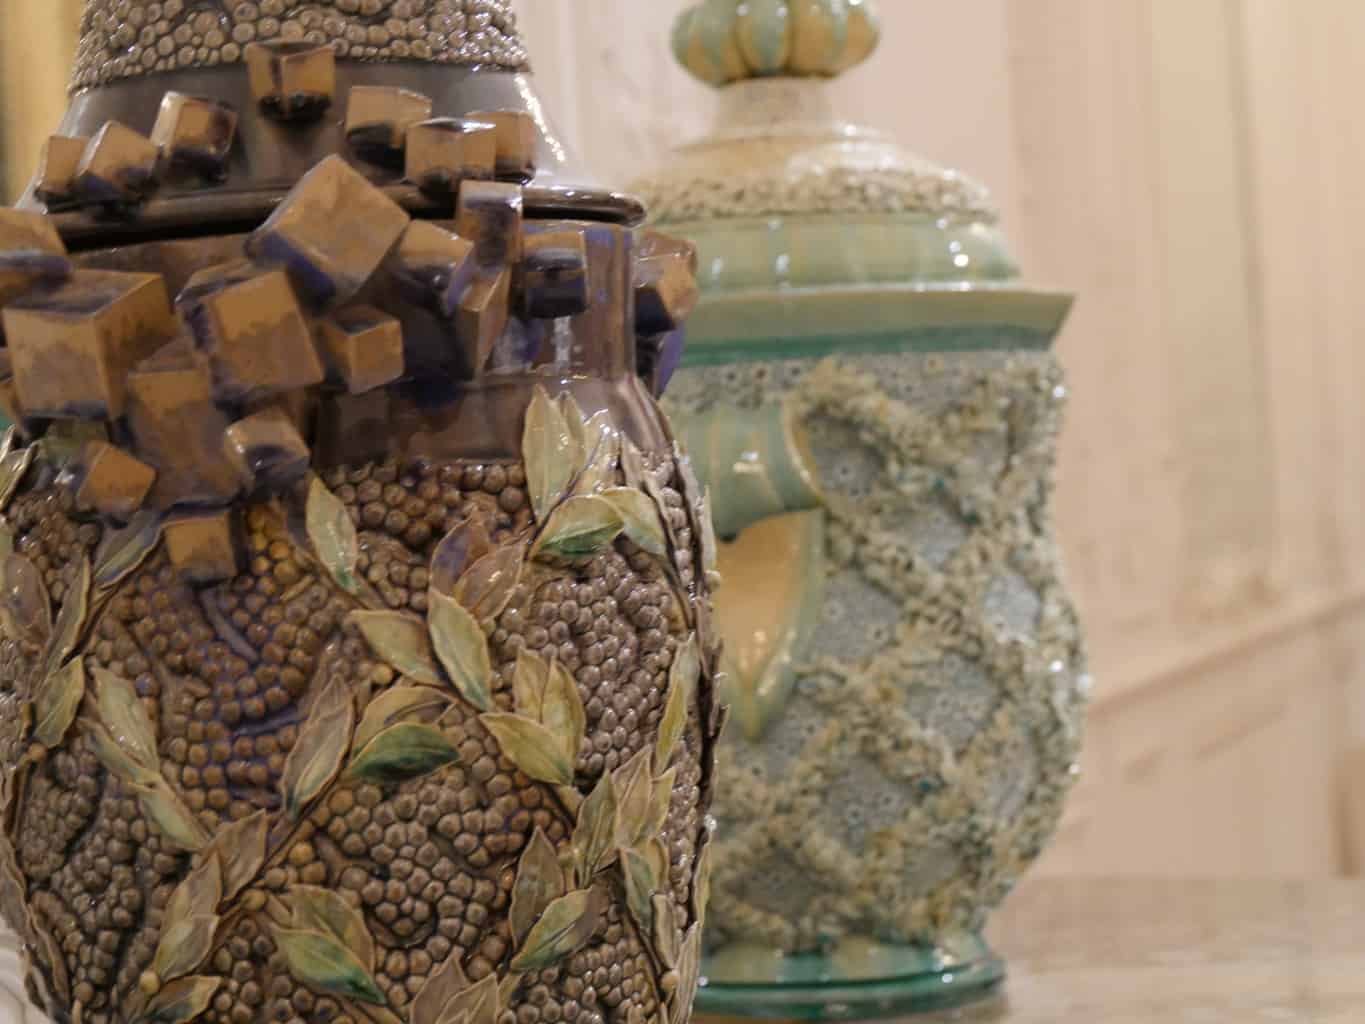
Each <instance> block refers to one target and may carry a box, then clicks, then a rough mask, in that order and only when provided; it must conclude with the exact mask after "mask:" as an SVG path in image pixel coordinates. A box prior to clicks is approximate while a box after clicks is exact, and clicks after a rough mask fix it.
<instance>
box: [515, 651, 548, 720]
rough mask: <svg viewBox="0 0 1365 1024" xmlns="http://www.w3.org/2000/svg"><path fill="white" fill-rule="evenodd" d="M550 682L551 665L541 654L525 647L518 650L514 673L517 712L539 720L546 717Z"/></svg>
mask: <svg viewBox="0 0 1365 1024" xmlns="http://www.w3.org/2000/svg"><path fill="white" fill-rule="evenodd" d="M549 683H550V666H549V665H548V664H546V662H545V659H544V658H542V657H541V656H540V655H538V654H536V653H534V652H532V651H530V650H528V649H527V648H525V647H523V648H522V649H521V650H520V651H519V652H517V667H516V671H515V672H513V674H512V699H513V702H514V706H515V707H516V709H517V714H519V715H522V716H523V717H525V718H529V719H531V721H533V722H539V721H542V720H543V719H544V717H545V716H544V706H545V688H546V687H547V686H548V685H549Z"/></svg>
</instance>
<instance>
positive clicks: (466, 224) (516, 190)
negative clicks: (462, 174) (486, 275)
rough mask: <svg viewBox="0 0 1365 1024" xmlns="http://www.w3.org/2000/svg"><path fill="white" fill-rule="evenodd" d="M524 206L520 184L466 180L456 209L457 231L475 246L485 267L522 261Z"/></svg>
mask: <svg viewBox="0 0 1365 1024" xmlns="http://www.w3.org/2000/svg"><path fill="white" fill-rule="evenodd" d="M522 209H523V203H522V191H521V186H520V185H508V184H504V183H503V182H497V181H466V182H464V183H463V184H462V185H461V186H460V198H459V202H458V203H457V204H456V207H455V230H456V231H457V232H459V235H460V237H461V238H467V239H469V240H470V241H471V242H473V243H474V249H475V255H476V256H477V258H478V261H479V263H481V264H482V265H484V266H490V265H496V264H503V265H506V264H510V263H516V262H517V261H518V260H520V259H521V240H522V225H523V213H522Z"/></svg>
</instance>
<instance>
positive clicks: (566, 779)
mask: <svg viewBox="0 0 1365 1024" xmlns="http://www.w3.org/2000/svg"><path fill="white" fill-rule="evenodd" d="M479 721H480V722H482V723H483V724H484V727H485V728H487V729H488V731H489V732H491V733H492V734H493V738H494V739H496V740H497V741H498V745H499V746H500V747H502V752H503V753H504V754H506V755H507V759H508V760H509V761H511V762H512V763H513V764H514V765H516V766H517V767H518V768H520V769H521V770H522V771H523V772H524V773H526V774H527V775H529V776H530V777H531V778H533V779H535V780H536V781H538V782H548V783H550V784H551V785H553V786H571V785H573V774H574V766H573V762H572V761H570V760H569V759H568V758H567V757H565V756H564V751H563V750H562V749H560V745H559V742H558V741H557V740H556V739H555V737H554V735H553V734H552V733H551V732H550V730H548V729H546V728H545V726H543V725H541V724H540V723H539V722H533V721H531V720H530V719H529V718H523V717H522V716H521V715H484V716H482V717H481V718H480V719H479Z"/></svg>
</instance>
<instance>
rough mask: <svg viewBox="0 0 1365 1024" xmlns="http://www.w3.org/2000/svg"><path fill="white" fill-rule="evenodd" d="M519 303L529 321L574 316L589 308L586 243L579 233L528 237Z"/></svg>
mask: <svg viewBox="0 0 1365 1024" xmlns="http://www.w3.org/2000/svg"><path fill="white" fill-rule="evenodd" d="M523 244H524V246H525V252H524V255H523V257H522V264H521V289H522V290H521V301H522V307H523V309H524V310H525V312H526V315H527V316H529V317H534V318H538V319H554V318H557V317H562V316H577V315H578V314H580V313H582V312H584V311H585V310H586V309H587V308H588V243H587V239H586V238H585V237H584V236H583V232H581V231H573V230H569V231H543V232H536V233H530V234H527V236H526V239H525V241H524V243H523Z"/></svg>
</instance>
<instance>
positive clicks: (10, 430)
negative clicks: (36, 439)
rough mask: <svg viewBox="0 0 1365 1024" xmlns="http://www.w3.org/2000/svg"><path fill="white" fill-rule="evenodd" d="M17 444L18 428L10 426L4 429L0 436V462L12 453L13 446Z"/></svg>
mask: <svg viewBox="0 0 1365 1024" xmlns="http://www.w3.org/2000/svg"><path fill="white" fill-rule="evenodd" d="M18 443H19V428H18V427H17V426H14V425H13V424H11V425H10V426H8V427H6V428H5V432H4V434H0V461H3V460H4V459H5V457H6V456H7V455H9V453H10V452H12V451H14V446H15V445H16V444H18Z"/></svg>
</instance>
